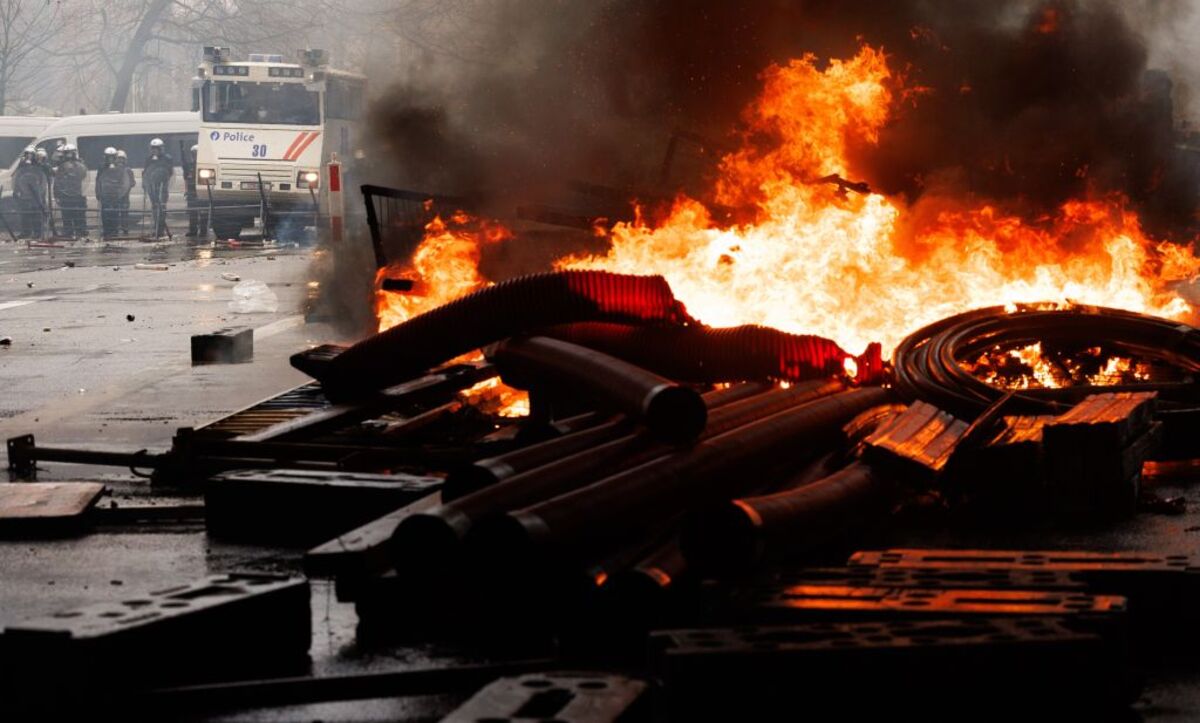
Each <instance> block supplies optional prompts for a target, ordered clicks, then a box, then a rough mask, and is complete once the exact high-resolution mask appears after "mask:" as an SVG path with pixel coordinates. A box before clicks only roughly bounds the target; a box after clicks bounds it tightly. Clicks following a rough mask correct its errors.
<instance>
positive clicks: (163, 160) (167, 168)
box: [142, 148, 175, 236]
mask: <svg viewBox="0 0 1200 723" xmlns="http://www.w3.org/2000/svg"><path fill="white" fill-rule="evenodd" d="M174 174H175V163H174V161H173V159H172V158H171V155H170V154H169V153H166V152H165V151H161V150H160V151H158V152H155V149H154V148H151V149H150V158H148V159H147V160H146V167H145V168H144V169H142V189H143V190H145V192H146V197H147V198H149V199H150V206H151V208H152V209H153V210H154V235H155V236H164V235H166V233H167V196H168V195H169V193H170V183H171V176H173V175H174Z"/></svg>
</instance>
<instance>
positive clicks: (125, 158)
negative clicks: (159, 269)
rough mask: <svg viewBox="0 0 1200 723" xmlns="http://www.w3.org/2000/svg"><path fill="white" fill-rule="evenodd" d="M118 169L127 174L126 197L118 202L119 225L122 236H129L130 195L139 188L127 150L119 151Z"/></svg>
mask: <svg viewBox="0 0 1200 723" xmlns="http://www.w3.org/2000/svg"><path fill="white" fill-rule="evenodd" d="M117 168H120V169H121V170H122V171H123V172H124V173H125V186H124V188H125V195H124V196H122V197H121V198H120V200H119V201H118V202H117V209H118V214H117V225H118V226H119V227H120V229H121V235H122V236H128V235H129V194H130V193H131V192H132V191H133V189H134V188H136V187H137V181H136V180H135V179H134V177H133V169H132V168H130V167H129V155H128V154H127V153H125V149H123V148H118V149H117Z"/></svg>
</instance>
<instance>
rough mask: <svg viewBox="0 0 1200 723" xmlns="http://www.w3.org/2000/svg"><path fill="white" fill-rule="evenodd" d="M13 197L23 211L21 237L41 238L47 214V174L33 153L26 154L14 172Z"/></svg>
mask: <svg viewBox="0 0 1200 723" xmlns="http://www.w3.org/2000/svg"><path fill="white" fill-rule="evenodd" d="M13 195H14V196H16V198H17V207H18V208H19V209H20V211H21V236H22V237H24V238H41V237H42V222H43V220H44V218H45V213H46V173H45V171H44V170H42V167H41V165H39V164H38V162H37V161H36V160H35V158H34V156H33V154H32V153H26V154H24V155H23V156H22V157H21V163H20V164H19V165H18V166H17V170H15V171H13Z"/></svg>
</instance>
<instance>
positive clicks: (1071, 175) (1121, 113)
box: [373, 0, 1200, 235]
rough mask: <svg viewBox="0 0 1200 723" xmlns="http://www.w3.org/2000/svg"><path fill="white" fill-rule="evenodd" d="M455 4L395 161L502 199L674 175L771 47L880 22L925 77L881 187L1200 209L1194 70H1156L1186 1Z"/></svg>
mask: <svg viewBox="0 0 1200 723" xmlns="http://www.w3.org/2000/svg"><path fill="white" fill-rule="evenodd" d="M449 5H450V6H452V7H453V8H454V12H457V13H460V14H461V15H462V18H460V20H462V21H461V22H458V23H456V25H455V27H456V29H457V30H456V34H445V33H443V35H447V37H438V38H437V39H436V42H435V41H434V40H433V39H431V38H425V41H423V44H424V45H425V47H426V51H425V53H424V55H423V57H422V58H421V62H420V63H419V64H418V67H417V70H416V71H415V72H411V73H409V74H408V76H407V78H406V79H405V80H403V81H401V82H398V83H397V84H396V85H395V86H394V87H393V88H391V89H390V90H389V92H388V93H387V94H386V96H385V97H384V98H383V99H382V100H381V101H380V102H379V103H378V104H376V106H375V109H374V113H373V130H374V133H375V136H376V137H377V139H378V140H379V142H380V143H381V144H382V146H383V147H384V148H385V151H384V152H383V153H382V154H381V155H380V156H379V158H378V159H377V160H378V162H377V164H376V168H375V170H374V172H375V176H376V179H377V180H378V181H379V182H384V183H391V184H394V185H400V186H403V187H407V188H414V189H421V190H428V191H430V192H444V193H462V192H468V191H484V192H486V193H490V194H491V195H492V197H493V198H494V199H502V200H503V203H504V204H507V203H508V202H509V201H511V200H522V199H526V200H527V199H530V198H535V197H546V196H549V195H552V194H553V193H554V192H555V189H556V188H560V187H561V185H562V182H563V181H564V180H565V179H569V178H582V179H586V180H590V181H595V182H598V183H603V184H608V185H612V186H618V187H634V188H642V189H653V190H656V191H659V192H662V191H666V192H670V191H671V190H672V188H669V187H668V188H663V187H662V186H663V181H664V174H663V173H662V163H663V154H664V150H665V148H666V146H667V141H668V138H669V136H670V134H671V132H672V130H673V129H676V128H683V129H687V130H690V131H694V132H696V133H699V134H701V135H706V136H708V137H711V138H713V139H715V140H717V141H726V142H728V141H731V140H732V138H733V134H734V132H735V131H736V125H737V121H738V118H739V114H740V112H741V111H742V109H743V108H744V107H745V106H746V104H747V103H748V102H750V101H751V100H752V98H753V97H754V95H755V94H756V93H757V92H758V89H759V73H760V72H761V71H762V69H763V68H765V67H766V66H767V65H769V64H771V63H782V62H786V61H787V60H788V59H789V58H793V57H798V56H800V55H801V54H803V53H806V52H809V53H814V54H815V55H816V56H817V57H818V58H827V57H845V56H849V55H851V54H853V53H854V52H855V51H856V50H857V49H858V48H859V47H860V45H861V44H863V43H868V44H871V45H873V46H878V47H883V48H884V50H885V52H886V53H887V54H888V55H889V64H890V66H891V67H892V68H893V70H895V71H896V72H897V73H898V74H899V75H900V76H902V77H903V82H904V83H905V84H906V85H907V86H909V87H917V86H920V87H922V88H924V89H925V92H923V93H921V94H920V95H917V96H914V97H913V99H912V102H905V103H901V104H899V105H898V106H897V108H896V114H895V116H894V119H893V121H892V122H891V123H890V124H889V125H888V127H887V128H886V129H885V130H884V132H883V133H882V135H881V137H880V139H879V143H878V145H873V146H870V147H860V148H856V149H854V158H853V161H854V166H855V168H856V169H857V170H858V172H859V173H861V175H862V180H866V181H867V182H869V183H870V184H871V185H872V187H874V188H875V189H877V190H880V191H882V192H885V193H888V194H895V195H901V196H903V197H905V198H906V199H907V200H908V201H909V202H910V203H917V202H918V201H921V200H923V199H926V198H932V197H936V196H945V195H950V196H954V197H956V198H969V199H977V200H982V201H988V202H993V203H997V204H1000V205H1002V206H1004V207H1006V208H1007V209H1010V210H1013V211H1017V212H1020V213H1023V214H1025V215H1027V217H1029V218H1036V217H1037V216H1038V215H1039V214H1042V213H1045V212H1046V211H1048V210H1051V209H1053V208H1054V207H1055V206H1057V205H1059V204H1061V203H1062V202H1063V201H1065V200H1067V199H1070V198H1076V197H1081V196H1088V195H1102V194H1108V193H1113V192H1119V193H1123V194H1125V195H1127V196H1128V197H1129V198H1130V199H1131V201H1132V202H1133V204H1134V205H1135V207H1136V208H1137V210H1139V211H1140V212H1142V214H1143V217H1144V218H1145V220H1146V222H1147V224H1148V226H1149V227H1150V228H1151V230H1152V231H1155V232H1156V233H1159V234H1162V235H1180V234H1183V233H1185V232H1187V231H1188V230H1189V229H1190V227H1191V225H1192V223H1193V222H1194V215H1195V211H1196V198H1197V195H1198V192H1200V183H1198V176H1197V173H1196V163H1195V160H1194V159H1193V158H1189V157H1188V156H1186V155H1184V154H1183V153H1181V152H1179V151H1178V150H1177V149H1176V142H1175V131H1174V125H1175V118H1174V113H1173V104H1172V97H1173V95H1172V94H1173V92H1174V94H1175V96H1176V97H1177V96H1178V94H1179V91H1180V90H1181V83H1180V81H1179V79H1178V78H1176V79H1175V81H1174V83H1173V81H1172V78H1171V77H1169V76H1167V75H1166V74H1163V73H1154V72H1148V70H1149V68H1148V63H1147V58H1148V57H1149V47H1150V42H1151V40H1150V39H1151V38H1152V37H1153V33H1154V32H1155V28H1156V27H1160V26H1161V25H1162V24H1170V23H1171V22H1173V21H1175V20H1176V13H1177V11H1175V10H1172V9H1171V8H1172V4H1169V3H1157V2H1154V1H1153V0H1141V2H1140V3H1132V4H1131V3H1123V2H1119V1H1118V0H1110V1H1107V2H1106V1H1104V0H1054V1H1049V2H1031V1H1026V0H942V1H937V0H859V1H858V2H846V1H844V0H809V1H807V2H804V1H800V0H795V1H791V2H789V1H788V0H762V1H760V2H736V1H734V0H595V1H594V2H565V1H564V2H546V1H543V0H493V1H491V2H480V3H470V2H467V3H451V4H449ZM1131 5H1133V6H1136V7H1143V6H1144V7H1145V8H1151V9H1153V10H1154V12H1153V13H1146V14H1145V15H1146V16H1147V17H1151V18H1152V19H1151V20H1145V21H1143V20H1141V19H1140V18H1139V17H1138V16H1137V13H1134V12H1131V10H1130V7H1131ZM1176 5H1178V6H1182V3H1180V4H1176ZM1178 12H1182V11H1178ZM413 32H414V37H417V36H420V35H421V31H420V28H415V29H414V31H413ZM433 35H436V33H433ZM447 48H449V49H450V50H447ZM451 51H452V52H451ZM669 180H670V183H668V184H667V185H668V186H671V185H678V184H681V183H683V180H682V179H676V178H671V179H669Z"/></svg>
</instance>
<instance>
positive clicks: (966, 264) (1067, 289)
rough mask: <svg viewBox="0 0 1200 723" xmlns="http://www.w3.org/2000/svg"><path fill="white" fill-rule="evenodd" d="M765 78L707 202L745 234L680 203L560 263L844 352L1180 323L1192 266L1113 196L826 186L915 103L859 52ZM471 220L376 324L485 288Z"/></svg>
mask: <svg viewBox="0 0 1200 723" xmlns="http://www.w3.org/2000/svg"><path fill="white" fill-rule="evenodd" d="M762 78H763V81H764V87H763V91H762V93H761V95H760V96H759V98H758V99H757V101H755V102H754V103H753V104H752V105H751V106H750V107H749V108H748V109H747V110H746V112H745V114H744V118H745V128H744V129H743V138H744V143H743V144H742V147H741V149H740V150H737V151H735V152H733V153H730V154H728V155H726V156H725V157H724V158H723V160H722V161H721V164H720V180H719V181H718V183H717V185H716V188H715V200H716V201H717V202H719V203H721V204H723V205H726V206H731V207H735V208H743V209H744V208H748V207H749V208H751V209H752V210H753V213H752V216H753V219H754V220H753V221H751V222H744V223H739V224H736V225H733V226H724V227H723V226H722V225H721V224H719V223H717V222H716V221H714V219H713V218H712V217H711V215H710V213H709V212H708V210H707V209H706V207H705V206H704V205H703V204H702V203H700V202H699V201H697V200H694V199H691V198H687V197H682V196H681V197H679V198H678V199H677V200H676V202H675V204H674V207H673V209H672V210H671V212H670V213H669V214H668V215H667V217H666V218H665V220H662V221H660V222H651V221H649V220H647V219H646V218H644V217H639V218H638V219H636V220H634V221H632V222H629V223H620V224H618V225H616V226H615V227H614V228H613V229H612V230H611V233H610V238H611V248H610V250H609V251H608V253H607V254H605V255H601V256H590V257H577V258H568V259H564V260H562V261H561V262H560V263H559V264H558V265H559V267H560V268H593V269H607V270H610V271H616V272H621V273H632V274H661V275H663V276H664V277H666V279H667V280H668V281H669V282H670V284H671V288H672V289H673V290H674V292H675V295H676V296H677V298H679V299H680V300H681V301H683V303H684V304H685V305H686V306H687V308H688V311H689V312H690V313H691V314H692V315H693V316H694V317H696V318H697V319H699V320H701V321H703V322H704V323H706V324H709V325H712V326H734V325H739V324H761V325H765V326H772V327H776V328H778V329H782V330H784V331H790V332H799V333H809V334H818V335H822V336H826V337H828V338H831V339H833V340H835V341H837V342H838V343H839V344H840V345H842V346H843V347H844V348H846V349H847V350H849V351H850V352H851V353H857V352H858V351H859V350H862V349H863V348H864V347H865V346H866V344H867V343H868V342H870V341H880V342H882V343H883V346H884V349H885V350H889V351H890V350H891V349H892V348H894V346H895V344H896V343H897V342H898V341H899V340H900V339H901V338H903V337H904V336H905V335H906V334H907V333H909V332H911V331H912V330H913V329H916V328H918V327H920V326H922V325H924V324H927V323H929V322H932V321H935V320H937V319H941V318H944V317H947V316H950V315H952V314H955V313H958V312H961V311H964V310H966V309H971V308H978V307H984V306H991V305H996V304H1008V303H1012V302H1030V301H1041V300H1052V301H1053V300H1068V299H1069V300H1072V301H1075V302H1079V303H1085V304H1096V305H1102V306H1110V307H1118V308H1123V309H1129V310H1133V311H1140V312H1146V313H1151V314H1157V315H1161V316H1168V317H1173V318H1179V317H1181V316H1183V315H1185V314H1187V313H1189V312H1190V311H1191V308H1190V307H1189V305H1188V304H1187V302H1186V301H1185V300H1184V299H1183V298H1182V297H1181V296H1180V295H1179V294H1178V293H1176V291H1175V290H1174V289H1173V285H1174V284H1175V283H1176V282H1180V281H1183V280H1186V279H1191V278H1194V277H1195V276H1196V275H1197V273H1198V272H1200V259H1198V258H1197V257H1196V256H1195V255H1194V254H1193V253H1192V251H1191V250H1190V249H1188V248H1185V247H1183V246H1179V245H1173V244H1170V243H1167V242H1162V241H1157V240H1154V239H1151V238H1149V237H1148V236H1146V234H1145V233H1144V232H1143V231H1142V227H1141V224H1140V221H1139V219H1138V217H1137V215H1136V214H1135V213H1133V212H1132V211H1131V210H1129V206H1128V204H1127V203H1126V201H1125V199H1123V198H1122V197H1120V196H1117V195H1108V196H1103V197H1094V198H1079V199H1076V200H1073V201H1069V202H1067V203H1064V204H1062V205H1061V206H1060V207H1059V208H1058V209H1057V211H1056V212H1055V213H1053V214H1051V215H1048V216H1045V217H1040V218H1036V219H1027V218H1023V217H1021V216H1019V215H1017V214H1015V213H1011V212H1008V211H1006V210H1005V208H1004V207H1003V206H1002V205H1001V204H998V203H988V202H980V201H976V200H973V199H970V198H968V197H967V196H966V194H964V195H963V197H961V198H938V199H936V200H926V201H923V202H922V203H923V204H924V205H923V206H922V207H921V208H910V207H908V206H907V205H906V204H905V202H904V201H902V200H901V199H898V198H892V197H886V196H883V195H881V194H878V193H871V192H865V193H859V192H847V191H846V190H845V189H843V188H841V187H839V186H837V185H835V184H831V183H828V182H824V181H827V180H828V178H829V177H830V176H833V175H836V176H838V177H841V178H846V179H853V178H855V177H856V173H855V171H856V169H855V168H854V166H853V165H852V164H851V163H850V161H849V160H848V157H849V152H848V151H849V149H850V148H851V147H852V146H855V145H862V144H871V143H874V142H875V141H876V139H877V137H878V133H879V131H880V130H881V129H882V128H883V127H884V126H885V124H886V123H887V122H888V119H889V114H890V113H891V112H892V110H893V106H894V105H898V101H901V100H903V101H904V102H906V103H913V102H915V103H919V102H920V97H921V95H920V94H919V93H917V94H913V93H909V92H907V89H906V88H904V87H903V83H902V81H900V80H898V79H897V77H896V76H895V74H893V72H892V71H891V70H890V69H889V67H888V63H887V58H886V56H885V55H884V53H883V52H882V51H881V50H877V49H874V48H871V47H863V48H862V49H861V50H860V51H859V52H858V54H857V55H855V56H854V57H853V58H850V59H848V60H830V61H829V62H828V63H827V64H825V65H824V66H823V67H822V66H821V64H819V63H818V61H817V59H816V58H815V57H813V56H806V57H803V58H800V59H796V60H792V61H791V62H790V63H788V64H786V65H776V66H771V67H770V68H768V69H767V70H766V71H765V72H764V73H763V75H762ZM930 132H931V133H936V132H937V131H936V129H930ZM764 139H769V141H770V142H769V143H764ZM476 224H478V227H471V225H470V224H469V223H467V220H466V219H464V221H463V224H462V225H461V226H462V227H461V228H455V227H451V226H449V225H447V224H444V223H440V222H437V221H435V222H434V223H433V224H431V226H430V228H429V231H428V233H427V235H426V238H425V240H424V241H423V243H422V244H421V246H420V248H419V250H418V251H417V254H416V258H415V259H414V263H413V269H412V271H413V272H414V273H416V274H418V275H420V277H421V278H422V279H423V280H425V282H426V285H427V288H428V289H430V294H431V295H430V296H426V297H421V298H419V299H418V298H412V297H404V296H402V295H397V294H381V305H380V306H381V308H380V321H381V328H386V327H389V326H391V325H393V324H394V323H397V322H398V321H401V320H403V319H405V318H409V316H411V315H413V314H414V313H416V312H418V311H421V310H424V309H426V308H430V307H432V306H436V305H438V304H440V303H443V302H444V301H447V300H449V299H451V298H454V297H456V296H459V295H461V294H463V293H466V292H468V291H471V290H473V289H475V288H477V287H478V286H480V285H483V284H485V283H487V282H486V281H485V280H484V279H483V278H482V277H481V276H480V274H479V271H478V258H479V252H478V249H479V247H480V246H481V245H482V244H486V243H490V242H492V241H493V240H495V239H496V238H500V237H504V236H505V235H506V232H504V231H503V230H502V229H500V228H498V227H495V226H492V225H487V224H483V223H482V222H476Z"/></svg>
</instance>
